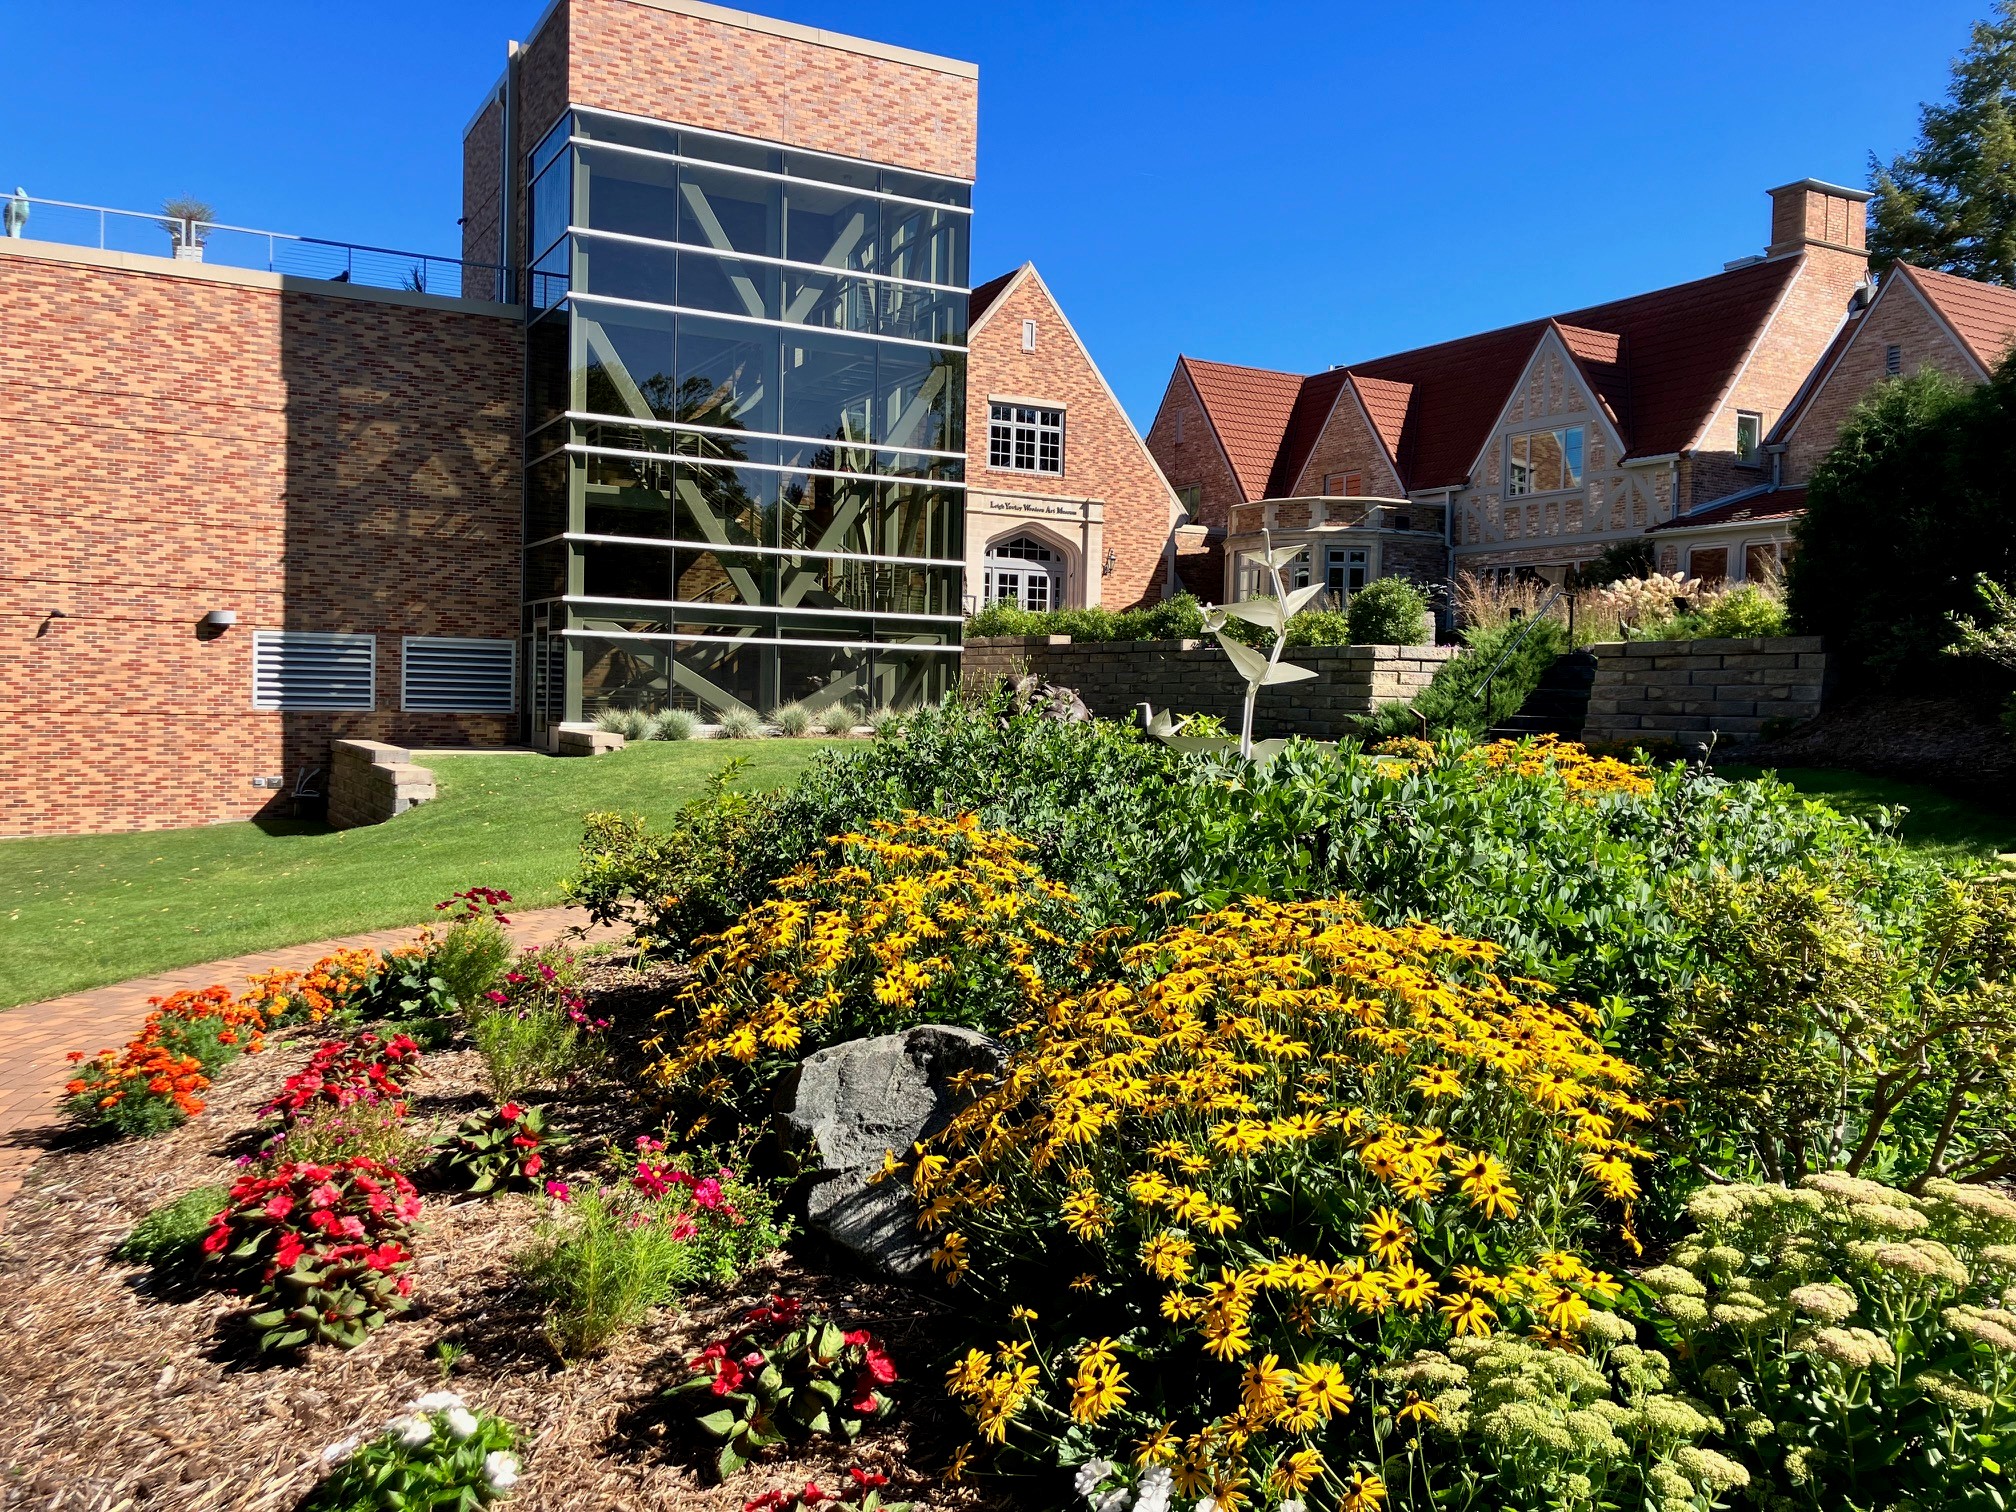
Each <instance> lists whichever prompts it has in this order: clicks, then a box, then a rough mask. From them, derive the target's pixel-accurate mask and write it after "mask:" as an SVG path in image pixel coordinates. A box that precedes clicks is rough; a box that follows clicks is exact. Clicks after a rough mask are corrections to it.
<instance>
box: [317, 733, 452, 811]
mask: <svg viewBox="0 0 2016 1512" xmlns="http://www.w3.org/2000/svg"><path fill="white" fill-rule="evenodd" d="M433 796H434V773H433V772H432V771H431V770H429V769H428V768H426V767H423V766H415V765H414V764H413V753H412V752H411V751H409V750H407V749H406V748H405V747H404V746H395V745H387V744H385V742H384V741H382V740H339V741H337V742H336V745H335V749H334V750H333V752H332V753H331V755H330V760H329V822H330V823H331V824H332V825H334V826H335V827H336V828H337V829H356V828H357V827H358V826H359V825H364V824H383V823H384V822H385V821H386V820H387V819H390V818H393V817H394V816H395V815H398V814H403V813H405V812H406V810H408V809H410V808H411V807H413V805H414V804H416V803H426V802H427V801H429V800H430V799H431V798H433Z"/></svg>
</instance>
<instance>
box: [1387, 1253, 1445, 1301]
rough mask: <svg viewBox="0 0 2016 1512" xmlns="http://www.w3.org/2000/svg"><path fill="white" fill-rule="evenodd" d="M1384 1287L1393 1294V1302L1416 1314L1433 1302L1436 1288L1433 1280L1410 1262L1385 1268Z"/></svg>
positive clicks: (1406, 1261) (1405, 1261)
mask: <svg viewBox="0 0 2016 1512" xmlns="http://www.w3.org/2000/svg"><path fill="white" fill-rule="evenodd" d="M1386 1285H1387V1286H1388V1287H1389V1288H1391V1290H1392V1292H1393V1300H1394V1301H1395V1302H1398V1303H1399V1304H1400V1305H1401V1306H1402V1307H1404V1308H1406V1309H1407V1310H1408V1311H1409V1312H1418V1311H1420V1309H1422V1308H1423V1307H1426V1306H1427V1305H1428V1304H1429V1303H1430V1302H1432V1301H1434V1300H1435V1293H1436V1290H1437V1288H1436V1285H1435V1281H1434V1278H1432V1277H1431V1276H1430V1275H1429V1274H1428V1273H1427V1272H1426V1271H1424V1270H1422V1269H1421V1268H1420V1267H1419V1266H1417V1265H1415V1264H1414V1262H1413V1261H1411V1260H1403V1261H1401V1262H1400V1263H1399V1264H1398V1265H1389V1266H1388V1267H1387V1268H1386Z"/></svg>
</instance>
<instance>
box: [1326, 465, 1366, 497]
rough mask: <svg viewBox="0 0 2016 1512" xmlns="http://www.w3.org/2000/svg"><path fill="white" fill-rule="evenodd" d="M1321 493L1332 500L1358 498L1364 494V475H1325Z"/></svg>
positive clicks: (1346, 473) (1348, 473) (1345, 473)
mask: <svg viewBox="0 0 2016 1512" xmlns="http://www.w3.org/2000/svg"><path fill="white" fill-rule="evenodd" d="M1323 492H1324V493H1326V494H1329V495H1331V496H1332V497H1333V498H1346V499H1355V498H1358V497H1359V496H1360V495H1361V494H1363V493H1364V492H1365V475H1364V474H1363V473H1355V472H1341V473H1325V474H1324V475H1323Z"/></svg>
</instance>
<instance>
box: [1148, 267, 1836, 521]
mask: <svg viewBox="0 0 2016 1512" xmlns="http://www.w3.org/2000/svg"><path fill="white" fill-rule="evenodd" d="M1802 262H1803V259H1802V258H1799V257H1778V258H1770V259H1767V260H1765V261H1762V262H1756V263H1749V264H1746V265H1744V266H1743V267H1740V268H1733V269H1729V270H1727V271H1725V272H1722V273H1717V274H1714V275H1712V276H1710V277H1708V278H1701V279H1696V280H1694V281H1693V282H1692V283H1684V284H1678V285H1675V286H1674V287H1672V288H1670V289H1656V290H1654V291H1652V292H1651V293H1649V294H1636V295H1633V296H1631V297H1630V298H1628V299H1617V300H1612V301H1610V302H1609V303H1608V304H1601V305H1591V306H1589V307H1588V308H1586V309H1581V310H1571V311H1568V312H1566V313H1564V314H1561V315H1557V316H1554V317H1552V318H1551V319H1542V320H1529V321H1523V322H1521V323H1520V324H1518V325H1510V326H1503V327H1500V328H1499V329H1497V330H1495V331H1483V332H1480V333H1478V334H1477V335H1474V336H1463V337H1459V338H1457V339H1456V340H1454V341H1444V342H1438V343H1437V344H1435V345H1434V346H1425V347H1416V348H1415V349H1414V350H1412V351H1407V352H1396V353H1394V354H1393V355H1391V356H1388V357H1379V358H1375V359H1373V360H1372V361H1369V362H1354V363H1350V364H1348V365H1347V366H1346V367H1344V368H1341V369H1331V370H1330V371H1329V372H1324V373H1317V374H1315V375H1313V376H1311V377H1307V378H1301V377H1297V376H1296V375H1295V374H1292V373H1280V372H1274V371H1271V370H1268V369H1264V368H1245V367H1233V366H1230V365H1228V364H1225V363H1216V362H1202V361H1199V360H1198V359H1197V358H1194V357H1183V358H1179V359H1178V362H1179V365H1181V366H1182V367H1184V368H1185V369H1187V370H1188V372H1189V373H1190V376H1191V381H1192V383H1193V384H1195V385H1196V387H1197V392H1198V395H1199V397H1200V398H1202V399H1203V400H1204V405H1205V409H1206V411H1207V412H1208V413H1209V415H1210V417H1211V421H1212V424H1213V425H1215V426H1217V427H1218V433H1219V438H1220V440H1221V441H1222V442H1223V443H1224V446H1225V452H1226V455H1227V456H1228V457H1230V458H1231V459H1232V465H1233V470H1234V471H1235V472H1237V473H1238V475H1239V480H1240V485H1241V487H1242V488H1244V489H1245V490H1246V497H1247V498H1248V499H1255V498H1261V497H1264V496H1265V495H1264V493H1263V492H1262V491H1261V490H1268V489H1270V488H1271V485H1273V484H1275V483H1278V484H1279V485H1280V486H1282V487H1292V486H1293V483H1294V480H1295V478H1296V476H1297V475H1298V474H1299V473H1300V471H1301V468H1302V465H1303V464H1304V463H1305V462H1306V461H1307V458H1308V455H1309V452H1310V449H1311V448H1312V447H1313V446H1314V445H1315V441H1316V435H1317V433H1318V432H1320V430H1321V418H1320V417H1321V416H1326V415H1328V414H1329V412H1330V408H1331V406H1332V405H1333V404H1334V403H1335V402H1336V398H1337V394H1338V392H1339V391H1340V389H1341V386H1342V384H1343V383H1344V382H1345V381H1346V380H1348V381H1349V382H1350V384H1351V385H1352V387H1353V388H1355V389H1356V390H1357V392H1358V395H1359V397H1360V399H1361V401H1362V402H1363V403H1364V405H1365V408H1366V412H1367V414H1368V415H1371V416H1372V419H1373V423H1374V425H1375V426H1376V427H1377V428H1378V430H1379V432H1380V434H1381V436H1382V438H1384V439H1385V441H1386V443H1387V446H1388V449H1389V450H1390V451H1391V452H1392V453H1393V457H1394V460H1395V462H1396V463H1397V464H1398V467H1399V470H1400V477H1401V482H1402V483H1403V485H1404V486H1406V487H1407V488H1410V489H1418V488H1452V487H1457V486H1459V485H1461V484H1462V483H1464V482H1465V481H1466V480H1467V478H1468V476H1469V471H1470V466H1471V464H1472V462H1473V461H1474V460H1475V459H1476V456H1477V453H1478V452H1479V451H1480V450H1481V449H1482V447H1483V444H1484V440H1485V437H1486V436H1487V435H1489V434H1490V430H1491V427H1492V426H1493V425H1494V424H1495V423H1496V421H1497V417H1498V415H1499V413H1500V412H1501V411H1502V410H1503V409H1504V406H1505V402H1506V400H1507V399H1508V398H1509V397H1510V396H1511V393H1512V388H1513V385H1515V384H1516V383H1517V382H1518V381H1519V377H1520V374H1522V373H1523V372H1524V371H1525V369H1526V364H1527V363H1528V362H1529V361H1530V360H1531V358H1532V356H1533V351H1534V348H1535V347H1536V346H1537V345H1538V343H1539V341H1540V339H1541V338H1542V336H1543V335H1544V334H1545V333H1546V332H1547V331H1548V330H1549V329H1550V328H1551V329H1553V330H1554V331H1555V332H1557V333H1558V334H1559V336H1560V338H1561V340H1562V342H1563V344H1564V345H1565V346H1566V347H1567V349H1568V351H1569V353H1570V354H1571V355H1572V356H1573V357H1574V359H1575V361H1576V364H1577V366H1578V367H1579V368H1580V370H1581V371H1582V373H1583V374H1584V375H1585V377H1586V379H1587V381H1588V383H1589V386H1590V388H1591V389H1592V391H1593V392H1594V393H1595V394H1596V396H1597V398H1598V400H1599V401H1600V402H1601V403H1602V404H1603V405H1604V407H1605V408H1606V409H1607V410H1608V411H1609V412H1610V416H1611V418H1612V420H1613V421H1614V422H1615V423H1616V425H1617V429H1618V431H1619V433H1620V434H1621V435H1622V436H1623V437H1624V440H1625V444H1626V447H1627V448H1628V451H1627V455H1631V456H1640V457H1644V456H1661V455H1664V454H1665V453H1668V452H1677V451H1681V450H1683V449H1685V448H1687V447H1689V446H1692V445H1693V444H1694V441H1695V439H1696V437H1698V436H1699V435H1700V433H1701V431H1702V429H1703V428H1704V427H1705V426H1706V425H1707V423H1708V421H1709V419H1710V417H1711V416H1712V415H1713V414H1714V412H1715V407H1716V405H1717V404H1718V403H1719V402H1720V400H1721V397H1722V394H1723V392H1724V390H1725V389H1727V387H1728V385H1729V383H1730V382H1731V380H1732V379H1733V378H1734V377H1735V375H1736V373H1737V372H1738V370H1739V369H1740V368H1741V367H1742V365H1743V361H1744V359H1745V357H1746V356H1747V355H1748V353H1749V351H1750V349H1751V347H1752V346H1753V345H1754V343H1755V342H1756V340H1757V337H1758V336H1759V335H1760V334H1761V333H1762V331H1763V329H1764V326H1765V324H1766V322H1767V321H1768V320H1769V319H1770V317H1771V312H1772V311H1773V310H1774V309H1776V308H1777V305H1778V302H1779V300H1780V299H1781V298H1782V297H1783V295H1784V293H1785V290H1786V288H1787V287H1788V286H1789V285H1790V283H1791V281H1792V279H1793V277H1794V276H1795V275H1796V273H1797V272H1798V270H1799V268H1800V266H1801V265H1802ZM1207 390H1208V391H1207ZM1312 417H1317V418H1315V419H1314V420H1313V422H1312ZM1312 423H1313V426H1314V429H1312V428H1311V426H1312Z"/></svg>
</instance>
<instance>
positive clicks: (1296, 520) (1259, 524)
mask: <svg viewBox="0 0 2016 1512" xmlns="http://www.w3.org/2000/svg"><path fill="white" fill-rule="evenodd" d="M1443 517H1444V510H1443V506H1442V505H1440V504H1423V503H1420V502H1419V501H1416V500H1410V499H1377V498H1342V497H1339V496H1337V495H1334V494H1319V495H1315V496H1304V497H1296V498H1285V499H1260V500H1255V501H1254V502H1253V503H1251V504H1235V505H1233V506H1232V521H1231V533H1232V534H1233V535H1251V534H1254V533H1256V532H1258V531H1261V530H1272V531H1275V532H1277V533H1279V532H1283V531H1288V532H1293V531H1298V530H1326V529H1327V530H1337V529H1344V530H1353V529H1363V530H1397V531H1408V532H1411V533H1413V534H1416V535H1441V534H1442V533H1443Z"/></svg>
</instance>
